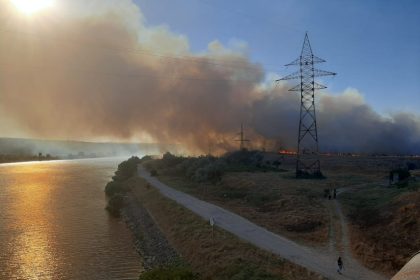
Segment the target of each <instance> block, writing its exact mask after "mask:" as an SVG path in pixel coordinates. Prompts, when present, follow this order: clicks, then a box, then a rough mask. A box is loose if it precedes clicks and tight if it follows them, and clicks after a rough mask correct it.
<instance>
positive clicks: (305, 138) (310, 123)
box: [277, 33, 336, 178]
mask: <svg viewBox="0 0 420 280" xmlns="http://www.w3.org/2000/svg"><path fill="white" fill-rule="evenodd" d="M322 62H325V60H323V59H322V58H319V57H317V56H315V55H314V54H313V53H312V48H311V44H310V42H309V37H308V33H306V34H305V40H304V42H303V47H302V52H301V54H300V57H299V58H297V59H296V60H294V61H293V62H291V63H289V64H286V66H299V67H300V69H299V71H296V72H294V73H292V74H290V75H287V76H285V77H283V78H281V79H279V80H277V81H285V80H293V79H300V84H298V85H296V86H295V87H293V88H291V89H290V91H300V100H301V105H300V120H299V134H298V150H297V160H296V177H297V178H302V177H323V175H322V172H321V164H320V161H319V146H318V130H317V122H316V111H315V90H319V89H325V88H326V86H323V85H321V84H319V83H316V82H315V77H322V76H334V75H336V73H333V72H328V71H324V70H319V69H315V67H314V64H317V63H322Z"/></svg>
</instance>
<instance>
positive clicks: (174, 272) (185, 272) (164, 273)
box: [139, 266, 200, 280]
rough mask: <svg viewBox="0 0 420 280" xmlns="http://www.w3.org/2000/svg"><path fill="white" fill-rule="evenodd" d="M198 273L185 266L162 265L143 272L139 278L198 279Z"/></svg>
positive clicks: (157, 279) (141, 279)
mask: <svg viewBox="0 0 420 280" xmlns="http://www.w3.org/2000/svg"><path fill="white" fill-rule="evenodd" d="M198 279H200V278H199V277H198V274H196V273H193V272H192V271H191V269H189V268H186V267H179V266H175V267H163V268H156V269H153V270H150V271H146V272H144V273H143V274H142V275H141V276H140V278H139V280H198Z"/></svg>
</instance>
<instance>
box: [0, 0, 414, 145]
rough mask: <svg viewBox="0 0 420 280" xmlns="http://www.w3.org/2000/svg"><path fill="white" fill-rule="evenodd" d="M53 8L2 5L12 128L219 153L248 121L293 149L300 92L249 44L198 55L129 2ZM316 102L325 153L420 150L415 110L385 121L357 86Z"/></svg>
mask: <svg viewBox="0 0 420 280" xmlns="http://www.w3.org/2000/svg"><path fill="white" fill-rule="evenodd" d="M56 9H57V12H51V11H45V14H40V15H34V16H33V18H31V19H28V18H24V16H22V15H19V14H18V13H17V12H16V11H15V9H14V7H12V6H11V5H10V4H9V1H5V0H3V1H2V2H0V26H4V29H3V31H0V32H1V37H0V118H1V119H2V121H1V122H0V125H1V126H2V127H6V128H7V131H8V133H15V134H19V135H25V136H35V137H42V138H60V139H82V140H100V139H106V140H124V141H128V140H133V141H144V140H146V141H155V142H161V143H172V144H180V145H182V146H183V147H185V149H186V150H187V151H189V152H191V153H199V152H206V151H207V150H208V147H209V144H210V145H211V147H212V150H213V152H223V151H227V150H231V149H234V148H235V147H237V146H238V144H237V142H235V141H234V139H235V138H236V137H237V136H236V134H237V132H238V131H239V127H240V124H241V122H243V123H245V124H246V129H247V134H248V138H251V139H252V140H253V142H252V145H253V146H254V147H262V146H263V145H267V146H270V147H273V148H274V147H275V148H278V147H280V146H281V147H284V148H286V149H294V148H295V142H296V137H297V124H298V110H299V100H298V96H297V95H295V94H292V93H290V92H288V91H287V88H288V86H287V85H285V84H283V85H280V86H278V87H276V88H273V87H272V86H271V85H267V84H265V83H264V81H265V77H266V73H265V72H264V69H263V67H262V66H261V65H258V64H255V63H252V62H251V61H250V60H249V58H248V56H247V48H246V46H245V45H244V44H241V43H237V44H236V45H235V44H233V45H231V46H224V45H223V44H221V43H220V42H218V41H213V42H210V43H209V46H208V49H207V50H206V51H205V52H203V53H201V54H194V53H192V52H191V51H190V50H189V44H188V40H187V38H186V37H185V36H182V35H179V34H175V33H173V32H171V31H170V30H169V28H167V27H164V26H147V24H146V23H145V22H146V21H145V18H144V16H143V15H142V13H141V11H140V10H139V8H138V7H137V6H136V5H135V4H134V3H133V2H132V1H129V0H124V1H122V0H96V1H94V0H92V1H90V2H89V5H87V4H86V2H85V1H81V0H74V1H69V0H68V1H61V2H60V4H59V5H58V4H57V7H56ZM5 30H6V31H5ZM173 57H177V58H178V59H175V58H173ZM239 66H240V67H239ZM317 105H318V120H319V134H320V140H321V149H322V150H323V151H349V152H356V151H357V152H384V153H419V152H420V148H419V140H420V119H419V117H418V116H416V115H413V114H410V113H403V112H402V113H397V114H394V115H392V116H389V117H384V116H381V115H380V114H378V113H376V112H375V111H374V110H373V109H372V108H371V107H370V106H369V105H367V104H366V103H365V102H364V101H363V99H362V97H361V95H360V94H358V93H357V91H356V90H348V91H347V92H344V93H342V94H340V95H331V94H327V93H324V94H321V95H319V98H318V104H317Z"/></svg>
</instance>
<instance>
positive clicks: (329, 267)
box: [139, 168, 386, 280]
mask: <svg viewBox="0 0 420 280" xmlns="http://www.w3.org/2000/svg"><path fill="white" fill-rule="evenodd" d="M139 176H141V177H143V178H144V179H146V180H147V181H148V182H149V183H150V184H151V185H152V186H153V187H155V188H156V189H158V190H159V191H160V192H161V193H162V194H163V195H164V196H166V197H167V198H169V199H172V200H174V201H176V202H177V203H179V204H181V205H183V206H184V207H186V208H188V209H190V210H191V211H192V212H194V213H196V214H197V215H199V216H201V217H202V218H203V219H205V220H210V219H212V220H213V221H214V223H215V225H217V226H219V227H220V228H223V229H224V230H226V231H229V232H231V233H232V234H234V235H236V236H238V237H239V238H241V239H243V240H246V241H248V242H250V243H252V244H254V245H255V246H257V247H259V248H261V249H264V250H267V251H269V252H272V253H274V254H277V255H278V256H280V257H282V258H285V259H287V260H289V261H291V262H293V263H296V264H298V265H301V266H303V267H306V268H308V269H309V270H312V271H315V272H318V273H320V274H321V275H323V276H325V277H327V278H328V279H355V280H356V279H357V280H363V279H366V280H367V279H369V280H376V279H378V280H379V279H386V278H384V277H383V276H380V275H378V274H376V273H374V272H372V271H370V270H368V269H366V268H364V267H362V266H358V265H355V264H353V262H352V261H350V262H349V265H347V266H345V270H344V273H343V275H339V274H338V273H337V272H336V258H337V256H336V255H334V256H330V255H329V254H325V253H321V252H318V251H316V250H314V249H312V248H309V247H305V246H302V245H299V244H297V243H295V242H293V241H291V240H289V239H287V238H285V237H283V236H280V235H277V234H274V233H272V232H270V231H268V230H266V229H264V228H262V227H260V226H258V225H256V224H254V223H252V222H250V221H248V220H247V219H244V218H243V217H241V216H239V215H236V214H234V213H232V212H230V211H228V210H225V209H223V208H221V207H219V206H216V205H214V204H210V203H207V202H205V201H202V200H199V199H197V198H195V197H193V196H191V195H188V194H186V193H183V192H180V191H177V190H175V189H173V188H171V187H169V186H167V185H165V184H164V183H162V182H160V181H159V180H158V179H156V178H154V177H152V176H150V174H149V173H148V172H147V171H146V170H144V169H143V168H139ZM344 264H345V265H346V263H344Z"/></svg>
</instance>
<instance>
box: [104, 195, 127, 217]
mask: <svg viewBox="0 0 420 280" xmlns="http://www.w3.org/2000/svg"><path fill="white" fill-rule="evenodd" d="M123 207H124V197H123V196H122V195H121V194H115V195H113V196H112V197H111V198H110V199H109V201H108V205H107V206H106V210H108V212H109V213H110V214H111V215H112V216H114V217H119V216H120V212H121V209H122V208H123Z"/></svg>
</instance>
